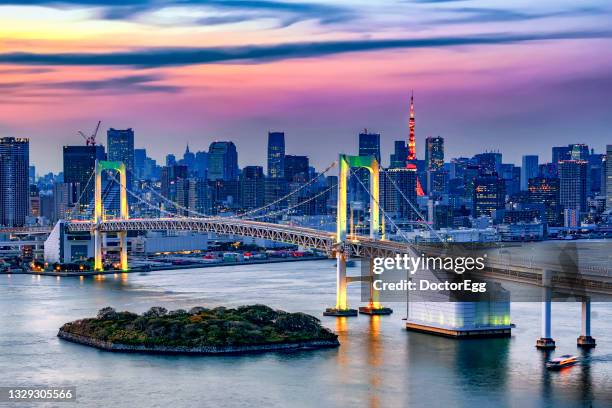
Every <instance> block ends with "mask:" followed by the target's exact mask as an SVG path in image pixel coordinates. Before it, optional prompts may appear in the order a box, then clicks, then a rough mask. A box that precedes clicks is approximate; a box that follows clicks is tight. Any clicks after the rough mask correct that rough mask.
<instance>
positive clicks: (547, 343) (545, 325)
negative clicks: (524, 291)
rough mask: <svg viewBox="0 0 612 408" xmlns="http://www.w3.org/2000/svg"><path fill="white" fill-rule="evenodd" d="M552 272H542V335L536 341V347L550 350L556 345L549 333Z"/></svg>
mask: <svg viewBox="0 0 612 408" xmlns="http://www.w3.org/2000/svg"><path fill="white" fill-rule="evenodd" d="M551 279H552V272H551V271H549V270H544V271H543V273H542V285H543V286H542V337H540V338H539V339H538V340H537V342H536V347H537V348H539V349H542V350H550V349H554V348H555V347H556V345H555V341H554V340H553V338H552V334H551V325H552V322H551V315H552V313H551V308H552V288H551Z"/></svg>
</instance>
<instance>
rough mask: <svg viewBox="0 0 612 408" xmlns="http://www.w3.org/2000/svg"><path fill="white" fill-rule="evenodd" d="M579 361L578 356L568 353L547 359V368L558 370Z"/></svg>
mask: <svg viewBox="0 0 612 408" xmlns="http://www.w3.org/2000/svg"><path fill="white" fill-rule="evenodd" d="M577 362H578V357H576V356H571V355H569V354H566V355H563V356H561V357H559V358H555V359H552V360H550V361H547V362H546V368H548V369H550V370H558V369H560V368H564V367H569V366H572V365H574V364H576V363H577Z"/></svg>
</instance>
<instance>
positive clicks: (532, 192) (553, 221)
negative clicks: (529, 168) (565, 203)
mask: <svg viewBox="0 0 612 408" xmlns="http://www.w3.org/2000/svg"><path fill="white" fill-rule="evenodd" d="M529 202H530V203H533V204H538V205H542V206H544V217H545V219H546V223H547V224H548V226H551V227H557V226H560V225H562V223H563V221H562V215H563V209H562V207H561V202H560V187H559V179H558V178H548V177H533V178H531V179H529Z"/></svg>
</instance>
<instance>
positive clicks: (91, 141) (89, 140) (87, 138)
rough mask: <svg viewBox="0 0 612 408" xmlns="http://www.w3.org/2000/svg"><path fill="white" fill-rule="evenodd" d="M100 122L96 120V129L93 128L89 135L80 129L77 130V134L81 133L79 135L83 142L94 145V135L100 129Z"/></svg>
mask: <svg viewBox="0 0 612 408" xmlns="http://www.w3.org/2000/svg"><path fill="white" fill-rule="evenodd" d="M101 123H102V121H101V120H99V121H98V124H97V125H96V129H95V130H94V132H93V133H92V134H91V136H87V135H85V133H83V132H82V131H80V130H79V132H78V133H79V135H81V137H82V138H83V139H85V144H86V145H87V146H95V145H96V136H97V135H98V130H100V124H101Z"/></svg>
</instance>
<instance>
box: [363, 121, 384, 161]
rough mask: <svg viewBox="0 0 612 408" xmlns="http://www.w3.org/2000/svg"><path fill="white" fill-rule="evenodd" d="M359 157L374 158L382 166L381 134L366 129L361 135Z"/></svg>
mask: <svg viewBox="0 0 612 408" xmlns="http://www.w3.org/2000/svg"><path fill="white" fill-rule="evenodd" d="M359 156H374V157H375V158H376V160H377V161H378V163H379V164H380V133H369V132H368V130H367V129H365V130H364V131H363V132H362V133H360V134H359Z"/></svg>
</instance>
